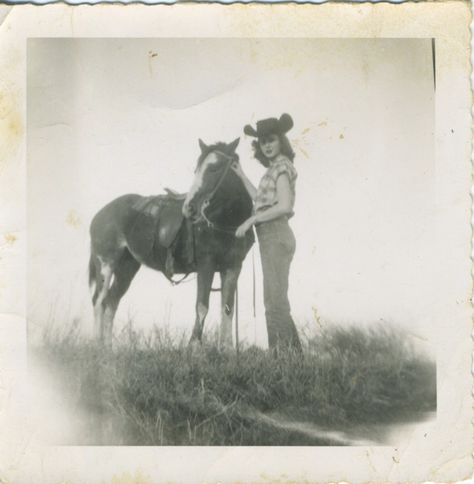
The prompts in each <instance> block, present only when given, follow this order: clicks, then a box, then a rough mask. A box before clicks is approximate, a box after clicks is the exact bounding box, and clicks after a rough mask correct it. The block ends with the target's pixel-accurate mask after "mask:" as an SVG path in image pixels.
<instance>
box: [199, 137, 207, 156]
mask: <svg viewBox="0 0 474 484" xmlns="http://www.w3.org/2000/svg"><path fill="white" fill-rule="evenodd" d="M199 148H201V153H204V152H205V151H207V149H208V148H207V145H206V143H204V141H203V140H202V139H201V138H199Z"/></svg>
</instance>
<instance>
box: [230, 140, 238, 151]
mask: <svg viewBox="0 0 474 484" xmlns="http://www.w3.org/2000/svg"><path fill="white" fill-rule="evenodd" d="M239 141H240V138H236V139H235V140H234V141H232V143H230V145H229V148H230V151H231V152H232V153H233V152H234V151H235V149H236V148H237V146H238V145H239Z"/></svg>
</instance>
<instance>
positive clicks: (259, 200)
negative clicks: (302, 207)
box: [254, 155, 298, 217]
mask: <svg viewBox="0 0 474 484" xmlns="http://www.w3.org/2000/svg"><path fill="white" fill-rule="evenodd" d="M282 173H286V174H287V175H288V179H289V180H290V189H291V195H292V196H291V205H292V206H293V205H294V203H295V182H296V177H297V176H298V174H297V172H296V169H295V167H294V166H293V163H292V162H291V161H290V160H289V159H288V158H287V157H286V156H284V155H278V156H277V158H276V159H275V161H273V162H272V163H271V165H270V166H269V167H268V168H267V171H266V172H265V174H264V175H263V177H262V179H261V181H260V184H259V185H258V189H257V196H256V198H255V207H254V209H255V213H256V212H262V211H264V210H266V209H267V208H270V207H271V206H273V205H275V204H276V203H277V202H278V198H277V188H276V183H277V179H278V177H279V176H280V175H281V174H282ZM291 216H293V212H291V214H290V215H289V217H291Z"/></svg>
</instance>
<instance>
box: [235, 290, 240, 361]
mask: <svg viewBox="0 0 474 484" xmlns="http://www.w3.org/2000/svg"><path fill="white" fill-rule="evenodd" d="M235 350H236V353H237V362H239V356H240V348H239V282H238V281H237V284H236V286H235Z"/></svg>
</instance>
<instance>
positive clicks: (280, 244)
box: [233, 114, 301, 352]
mask: <svg viewBox="0 0 474 484" xmlns="http://www.w3.org/2000/svg"><path fill="white" fill-rule="evenodd" d="M292 127H293V120H292V118H291V116H290V115H289V114H282V116H281V117H280V119H277V118H268V119H263V120H261V121H258V122H257V125H256V129H254V128H253V127H252V126H250V125H246V126H245V127H244V133H245V134H247V135H249V136H252V137H254V138H257V139H256V140H254V141H253V142H252V146H253V148H254V156H255V158H256V159H257V160H258V161H259V162H260V163H261V164H262V165H263V166H265V167H266V168H267V171H266V172H265V174H264V176H263V178H262V179H261V181H260V184H259V186H258V189H257V188H255V187H254V185H253V184H252V182H251V181H250V180H249V179H248V178H247V176H246V175H245V173H244V172H243V171H242V168H241V166H240V164H239V163H238V162H236V163H235V164H234V165H233V169H234V171H235V172H236V173H237V174H238V175H239V176H240V178H241V179H242V181H243V183H244V185H245V187H246V189H247V191H248V192H249V194H250V196H251V197H252V199H253V200H254V215H252V216H251V217H250V218H249V219H247V220H246V221H245V222H244V223H243V224H242V225H241V226H240V227H239V228H238V229H237V231H236V236H237V237H243V236H244V235H245V233H246V232H247V230H249V229H250V228H251V227H252V226H253V225H255V228H256V231H257V236H258V242H259V247H260V257H261V261H262V270H263V295H264V303H265V316H266V321H267V332H268V345H269V347H270V349H271V350H273V351H277V352H278V350H279V349H289V348H290V349H293V350H295V351H297V352H301V343H300V340H299V337H298V333H297V330H296V327H295V323H294V322H293V319H292V317H291V314H290V303H289V301H288V276H289V271H290V264H291V260H292V259H293V255H294V253H295V248H296V241H295V236H294V235H293V231H292V230H291V228H290V226H289V224H288V219H289V218H290V217H292V216H293V214H294V212H293V206H294V203H295V181H296V177H297V173H296V170H295V168H294V166H293V159H294V156H295V154H294V152H293V150H292V148H291V145H290V142H289V141H288V138H287V137H286V133H287V132H288V131H289V130H290V129H291V128H292Z"/></svg>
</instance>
